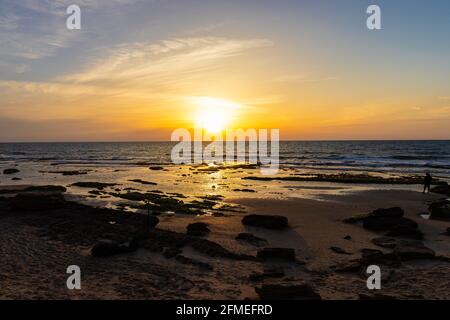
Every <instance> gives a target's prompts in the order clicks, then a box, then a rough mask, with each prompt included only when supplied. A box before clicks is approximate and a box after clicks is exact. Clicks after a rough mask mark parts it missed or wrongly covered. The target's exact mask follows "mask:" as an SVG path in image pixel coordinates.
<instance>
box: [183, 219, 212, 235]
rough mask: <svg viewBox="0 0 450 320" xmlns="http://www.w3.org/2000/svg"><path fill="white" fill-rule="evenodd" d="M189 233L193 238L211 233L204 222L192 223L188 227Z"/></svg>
mask: <svg viewBox="0 0 450 320" xmlns="http://www.w3.org/2000/svg"><path fill="white" fill-rule="evenodd" d="M186 229H187V231H188V232H187V233H188V235H191V236H204V235H206V234H207V233H209V232H210V230H209V228H208V225H207V224H206V223H203V222H196V223H191V224H189V225H188V226H187V227H186Z"/></svg>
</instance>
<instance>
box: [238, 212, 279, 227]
mask: <svg viewBox="0 0 450 320" xmlns="http://www.w3.org/2000/svg"><path fill="white" fill-rule="evenodd" d="M242 224H244V225H247V226H254V227H262V228H267V229H285V228H287V227H288V219H287V218H286V217H283V216H277V215H257V214H251V215H248V216H245V217H244V218H243V219H242Z"/></svg>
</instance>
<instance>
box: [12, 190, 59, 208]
mask: <svg viewBox="0 0 450 320" xmlns="http://www.w3.org/2000/svg"><path fill="white" fill-rule="evenodd" d="M10 205H11V209H12V210H14V211H46V210H54V209H60V208H63V207H64V206H66V205H67V202H66V200H65V199H64V197H63V196H62V194H61V193H56V192H53V193H51V192H45V193H44V192H21V193H18V194H17V195H16V196H15V197H14V198H12V199H11V201H10Z"/></svg>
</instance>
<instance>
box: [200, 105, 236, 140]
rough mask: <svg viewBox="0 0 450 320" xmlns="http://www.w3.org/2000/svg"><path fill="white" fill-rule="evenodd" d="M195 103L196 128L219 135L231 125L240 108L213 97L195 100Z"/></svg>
mask: <svg viewBox="0 0 450 320" xmlns="http://www.w3.org/2000/svg"><path fill="white" fill-rule="evenodd" d="M194 103H195V105H196V108H197V112H196V114H195V126H196V127H197V128H203V129H205V130H207V131H209V132H211V133H219V132H221V131H222V130H224V129H225V128H226V127H227V125H230V123H231V121H232V118H233V113H234V111H235V110H236V109H238V108H239V107H240V105H239V104H237V103H235V102H232V101H228V100H224V99H219V98H212V97H199V98H195V99H194Z"/></svg>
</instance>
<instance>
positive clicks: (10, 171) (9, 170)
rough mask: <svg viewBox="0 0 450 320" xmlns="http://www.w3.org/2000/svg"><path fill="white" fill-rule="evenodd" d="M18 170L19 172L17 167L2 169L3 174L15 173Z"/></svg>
mask: <svg viewBox="0 0 450 320" xmlns="http://www.w3.org/2000/svg"><path fill="white" fill-rule="evenodd" d="M18 172H20V170H19V169H5V170H3V174H15V173H18Z"/></svg>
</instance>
